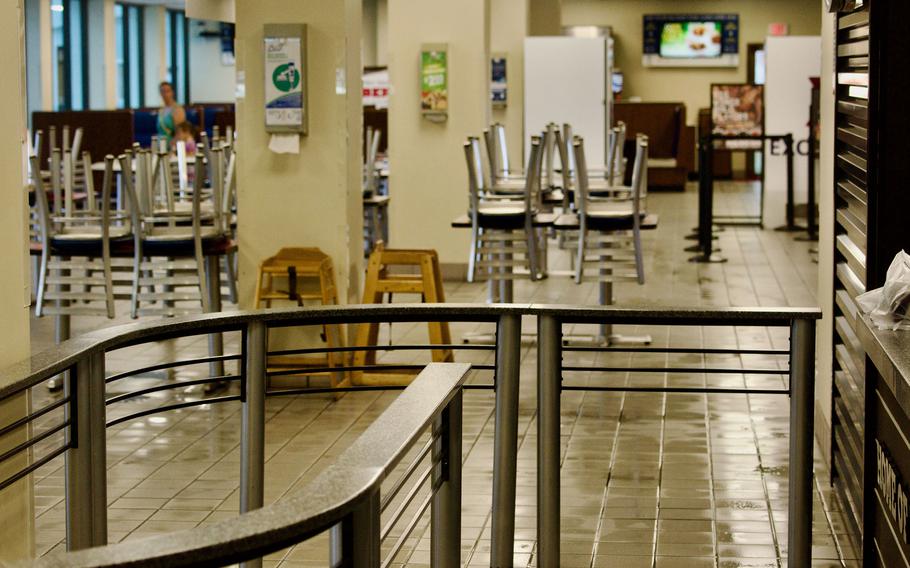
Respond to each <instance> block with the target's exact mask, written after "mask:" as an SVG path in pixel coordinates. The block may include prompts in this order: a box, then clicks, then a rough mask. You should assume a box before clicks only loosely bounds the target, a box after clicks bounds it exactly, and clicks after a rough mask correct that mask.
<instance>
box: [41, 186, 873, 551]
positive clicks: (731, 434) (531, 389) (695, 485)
mask: <svg viewBox="0 0 910 568" xmlns="http://www.w3.org/2000/svg"><path fill="white" fill-rule="evenodd" d="M719 189H720V193H719V195H718V198H717V201H716V207H717V211H719V212H722V213H727V214H742V213H751V212H752V211H750V210H749V209H750V208H751V209H752V210H754V209H756V208H757V198H756V194H755V188H754V186H752V185H750V184H745V183H728V184H721V186H720V187H719ZM649 200H650V207H651V209H652V210H654V211H656V212H658V213H659V214H660V215H661V225H660V228H659V229H658V230H657V231H654V232H651V233H648V234H646V235H645V245H644V246H645V261H646V275H647V282H646V284H645V285H643V286H636V285H634V284H623V285H619V286H617V304H620V305H704V306H807V305H814V304H815V288H816V273H817V271H816V266H815V265H814V264H813V263H812V261H811V254H810V250H809V245H807V244H806V243H800V242H796V241H794V240H793V239H792V238H791V236H789V235H786V234H781V233H776V232H773V231H762V230H759V229H757V228H745V227H740V228H728V229H727V230H725V231H724V232H722V233H720V235H719V240H718V241H717V242H718V244H719V245H720V247H721V248H722V249H723V254H724V255H725V256H727V257H728V258H729V262H728V263H726V264H721V265H699V264H690V263H688V262H686V257H687V256H688V255H687V254H685V253H682V252H681V249H682V248H683V247H684V246H687V245H688V244H690V241H685V240H684V238H683V237H684V236H685V235H686V234H687V233H688V232H689V231H690V229H691V228H692V227H693V226H694V224H695V216H696V194H695V192H694V191H693V188H690V189H689V191H687V192H685V193H680V194H652V195H651V196H650V197H649ZM744 209H745V210H744ZM567 257H568V254H567V253H566V252H563V251H558V250H555V249H554V250H552V251H551V254H550V262H551V266H555V267H557V268H559V267H564V265H566V264H567V263H568V260H567ZM446 293H447V299H448V300H449V301H450V302H481V301H483V299H484V298H485V290H484V287H483V285H482V284H466V283H455V282H448V283H446ZM596 297H597V291H596V288H595V286H594V285H593V284H583V285H580V286H576V285H575V284H573V283H572V282H571V281H570V280H568V279H566V278H559V277H552V278H550V279H548V280H545V281H543V282H539V283H534V284H532V283H530V282H523V281H518V282H516V287H515V299H516V300H517V301H522V302H523V301H533V302H548V303H550V302H552V303H570V304H586V303H594V302H596ZM118 321H119V320H118ZM124 321H125V320H124ZM108 323H109V322H107V321H102V320H97V319H90V318H81V319H77V320H76V321H74V330H75V332H76V333H78V332H81V331H86V330H88V329H92V328H94V327H98V326H101V325H107V324H108ZM524 326H525V331H527V332H533V329H534V322H533V321H532V320H527V321H525V322H524ZM52 329H53V328H52V320H51V319H50V318H46V319H43V320H33V322H32V340H33V341H32V343H33V348H34V349H35V350H36V351H37V350H40V349H42V348H46V347H48V346H49V345H50V344H51V342H52V338H53V332H52ZM478 330H484V331H485V330H488V328H483V327H480V328H479V327H478V326H474V325H466V324H457V325H453V326H452V331H453V336H454V337H456V338H457V337H460V336H462V335H463V334H466V333H468V332H473V331H478ZM566 331H567V332H569V333H574V332H589V331H591V330H587V329H578V330H574V329H573V330H566ZM618 331H622V332H624V333H636V334H641V333H650V334H651V335H652V337H653V340H654V345H668V346H673V347H680V346H687V347H702V346H711V347H740V348H758V347H775V348H780V347H784V346H786V343H787V336H786V334H785V332H784V334H783V335H782V334H781V330H774V329H766V328H699V327H692V328H673V329H672V330H668V329H667V328H648V329H644V328H641V329H622V330H618ZM382 333H383V335H387V334H391V335H392V336H393V337H394V338H395V340H396V341H409V340H411V339H414V340H418V341H420V340H423V338H424V337H425V330H424V328H423V327H422V326H418V325H416V324H396V325H395V326H393V327H392V329H391V331H390V330H389V329H388V328H387V326H383V331H382ZM237 342H238V338H237V337H231V336H228V337H227V338H226V346H227V347H226V352H236V350H237V344H238V343H237ZM206 345H207V343H206V338H205V337H204V336H200V337H195V338H187V339H181V340H177V341H172V342H167V343H162V344H156V345H152V346H142V347H138V348H130V349H127V350H122V351H119V352H113V353H111V354H109V355H108V359H107V365H108V370H109V372H119V371H124V370H128V369H135V368H137V367H141V366H144V365H148V364H153V363H157V362H161V361H163V360H174V359H176V358H187V357H192V356H202V355H205V354H206V352H207V347H206ZM598 357H601V359H598V360H597V362H598V363H601V362H603V363H610V364H614V363H623V364H625V363H628V362H630V361H632V359H631V358H630V356H629V355H625V356H622V355H616V354H611V355H600V356H598ZM639 357H643V356H639ZM662 357H663V356H662ZM611 358H612V359H611ZM457 359H458V360H460V361H470V362H474V363H490V362H491V359H492V357H491V355H490V354H489V353H486V352H472V351H467V352H464V351H463V352H459V353H458V356H457ZM383 360H387V359H383ZM535 361H536V352H535V350H534V348H533V346H527V347H526V348H525V349H524V351H523V353H522V382H521V404H520V424H519V444H520V448H519V474H518V502H517V509H516V544H515V556H514V561H515V565H516V566H536V564H537V561H536V558H535V545H536V528H535V527H536V522H535V512H536V508H535V499H536V497H535V496H536V486H535V467H536V465H535V464H536V411H535V407H536V395H535V375H534V372H535ZM634 362H636V363H639V362H641V361H640V360H636V361H634ZM666 362H669V361H667V360H662V361H660V363H661V364H664V363H666ZM689 362H691V361H689ZM702 362H704V363H709V361H707V360H705V361H702ZM749 363H750V364H754V365H756V366H757V365H760V364H768V365H777V364H780V361H776V360H773V359H758V360H754V359H753V360H749ZM205 371H206V370H205V368H203V367H201V366H195V367H185V368H181V369H180V370H179V371H178V372H177V373H176V378H178V379H192V378H198V377H200V376H204V375H205ZM482 375H483V373H480V372H478V378H477V379H474V380H477V381H482V380H483V376H482ZM174 378H175V377H174V376H173V375H172V376H167V375H166V374H164V373H160V372H159V373H150V374H148V375H144V376H142V377H138V378H129V379H124V380H122V381H118V382H117V383H113V384H112V385H111V388H110V389H109V395H111V394H117V393H122V392H129V391H132V390H136V389H139V388H148V387H151V386H155V385H157V384H162V383H164V382H167V381H170V380H173V379H174ZM566 380H567V384H585V383H588V384H594V383H596V382H597V381H607V380H614V381H615V380H619V381H626V382H628V383H629V384H631V383H633V382H634V383H635V384H636V385H652V386H654V385H661V384H666V382H667V381H669V380H672V381H674V384H685V385H696V386H706V385H707V386H719V385H724V386H729V385H735V386H743V385H748V386H757V385H761V386H763V387H764V388H774V387H780V386H783V382H782V379H781V378H779V377H768V376H753V375H724V376H717V375H707V376H706V375H704V374H685V375H673V376H672V378H668V376H667V375H666V374H649V375H638V374H622V375H617V376H615V377H604V376H595V375H592V374H580V375H573V376H572V377H568V376H567V377H566ZM775 381H776V382H775ZM769 385H770V387H769ZM48 396H49V395H47V394H46V392H45V391H43V390H36V391H35V403H36V405H40V404H41V401H44V400H48ZM198 396H199V394H198V393H186V392H175V391H171V392H169V393H155V394H151V395H148V396H145V397H141V398H140V399H138V400H134V401H132V402H129V403H120V404H118V405H112V406H111V407H110V409H109V418H115V417H117V416H122V415H125V414H129V413H132V412H135V411H138V410H142V409H146V408H152V407H155V406H158V405H161V404H164V403H166V402H171V401H174V400H181V401H182V400H189V399H191V398H193V397H198ZM394 397H395V393H394V392H387V393H375V392H370V393H352V394H348V395H346V396H345V397H343V398H342V399H340V400H338V401H334V400H333V399H332V398H331V397H329V396H323V395H311V396H298V397H278V398H272V399H269V401H268V406H267V447H266V457H267V463H266V480H267V481H266V493H265V497H266V501H267V502H274V501H275V500H278V499H280V498H281V497H282V496H284V495H288V494H292V493H295V492H297V491H299V490H300V489H301V488H302V487H303V486H305V484H306V483H307V481H308V480H311V479H312V478H313V477H314V476H315V475H316V474H317V473H318V472H320V471H322V470H323V469H324V468H325V467H326V465H327V464H328V463H331V461H332V460H333V459H334V458H335V457H336V456H337V455H338V454H339V452H340V451H341V450H342V449H343V448H345V447H346V446H347V445H348V444H349V443H350V441H351V440H353V439H355V438H356V437H357V436H358V434H359V433H361V432H363V430H364V429H365V428H366V427H367V426H368V425H369V424H370V423H371V421H372V420H374V419H375V418H376V417H377V416H378V415H379V414H380V413H381V412H382V411H383V409H384V408H385V407H386V406H387V405H388V404H389V403H390V401H392V400H393V399H394ZM561 411H562V417H561V420H562V446H563V455H562V532H563V534H562V537H561V538H562V546H561V551H562V556H561V562H560V564H561V565H562V566H565V567H576V566H577V567H582V566H610V567H618V568H624V567H630V568H631V567H636V568H637V567H650V568H670V567H683V566H685V567H695V568H697V567H701V566H712V567H729V568H733V567H764V566H768V567H771V566H784V565H786V551H787V543H786V534H787V514H786V513H787V511H786V508H787V425H788V422H787V421H788V412H787V405H786V404H781V398H780V396H776V395H749V396H743V395H722V394H712V395H704V394H688V393H674V394H648V393H626V394H623V393H604V392H577V391H575V392H566V393H564V395H563V396H562V405H561ZM492 414H493V399H492V395H491V394H490V393H488V392H486V391H468V392H467V393H466V394H465V406H464V439H463V444H464V454H465V463H464V503H463V518H462V524H463V530H462V539H463V541H462V558H463V561H464V563H465V564H466V565H470V566H483V565H489V558H490V502H491V483H492V465H491V464H492V454H493V438H492V433H493V432H492ZM419 445H420V444H418V446H419ZM820 455H821V454H820V452H819V451H817V452H816V474H817V480H816V485H817V488H818V491H817V492H816V503H815V513H814V518H813V543H814V544H813V558H814V559H815V560H814V562H813V565H814V566H842V565H847V566H854V565H858V563H857V561H855V560H853V558H855V556H854V554H853V553H852V552H851V551H849V550H845V549H843V548H841V547H840V546H839V544H838V541H837V540H836V538H835V535H838V534H842V533H843V532H844V527H843V524H842V522H841V521H840V519H839V515H838V512H837V511H836V510H835V509H834V507H835V505H834V503H833V502H832V501H831V500H830V499H829V497H830V489H829V484H828V482H827V477H826V476H827V467H826V464H825V463H824V462H823V461H822V460H821V458H820ZM408 461H409V460H408V459H407V458H406V459H404V460H402V463H403V464H405V463H407V462H408ZM62 465H63V464H62V460H60V459H58V460H55V461H54V462H52V463H51V464H49V465H48V466H45V467H43V468H42V469H41V470H39V472H38V473H37V474H36V476H35V494H36V496H35V500H36V525H37V541H38V551H37V552H38V553H39V554H44V553H47V552H48V551H51V550H59V549H61V548H62V547H64V546H65V544H64V540H65V532H64V514H63V513H64V512H63V507H64V505H63V494H64V490H63V470H62ZM108 465H109V480H108V500H109V512H108V515H109V539H110V541H112V542H116V541H121V540H124V539H134V538H142V537H145V536H149V535H156V534H162V533H168V532H173V531H180V530H186V529H189V528H192V527H196V526H200V525H205V524H208V523H213V522H216V521H219V520H223V519H228V518H232V517H234V516H236V515H237V511H238V502H239V498H238V482H237V479H238V471H239V407H238V404H237V403H225V404H220V405H207V406H202V407H197V408H193V409H187V410H179V411H173V412H169V413H166V414H159V415H151V416H147V417H144V418H139V419H135V420H129V421H127V422H125V423H123V424H120V425H118V426H115V427H112V428H110V429H109V430H108ZM399 469H400V468H399ZM393 478H394V476H393ZM417 501H420V499H418V500H417ZM400 534H401V532H400V529H399V530H393V531H392V532H391V533H390V538H389V539H387V540H386V541H385V542H384V551H386V552H388V551H389V550H390V549H391V546H392V543H393V542H394V541H395V540H396V539H397V538H398V536H399V535H400ZM327 561H328V552H327V538H326V537H325V535H322V536H320V537H317V538H315V539H313V540H311V541H309V542H307V543H303V544H301V545H298V546H296V547H293V548H291V549H288V550H285V551H282V552H280V553H276V554H273V555H270V556H269V557H268V558H267V559H266V561H265V565H266V566H283V567H295V566H300V567H303V566H325V565H327ZM392 565H393V566H428V565H429V527H428V524H427V522H426V519H423V520H421V521H420V522H418V523H417V525H416V528H415V531H414V532H413V533H412V535H411V537H410V538H408V539H406V540H405V541H404V546H403V547H402V549H401V551H400V552H399V553H398V554H397V555H396V556H395V558H394V562H393V564H392Z"/></svg>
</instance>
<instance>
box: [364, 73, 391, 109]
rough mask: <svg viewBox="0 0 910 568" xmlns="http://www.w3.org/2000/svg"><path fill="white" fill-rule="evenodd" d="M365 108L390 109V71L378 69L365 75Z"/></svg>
mask: <svg viewBox="0 0 910 568" xmlns="http://www.w3.org/2000/svg"><path fill="white" fill-rule="evenodd" d="M363 106H371V107H375V108H388V107H389V70H388V69H377V70H374V71H367V72H366V73H364V74H363Z"/></svg>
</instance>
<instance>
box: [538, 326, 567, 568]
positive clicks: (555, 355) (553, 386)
mask: <svg viewBox="0 0 910 568" xmlns="http://www.w3.org/2000/svg"><path fill="white" fill-rule="evenodd" d="M561 365H562V326H561V324H560V322H559V321H558V320H557V319H556V318H555V317H553V316H549V315H540V316H539V317H538V320H537V408H538V413H537V550H538V552H537V554H538V556H537V565H538V566H539V567H540V568H550V567H555V566H559V530H560V528H559V497H560V485H559V484H560V479H559V453H560V438H559V436H560V432H559V395H560V385H561V382H562V374H561V372H560V371H561Z"/></svg>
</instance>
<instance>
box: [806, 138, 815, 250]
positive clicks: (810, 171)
mask: <svg viewBox="0 0 910 568" xmlns="http://www.w3.org/2000/svg"><path fill="white" fill-rule="evenodd" d="M815 145H816V141H815V123H814V121H810V122H809V140H808V144H807V146H808V147H809V152H808V154H809V155H808V160H809V163H808V164H807V166H808V168H807V170H806V171H807V176H806V177H807V182H808V183H807V192H808V195H807V198H806V230H807V232H808V238H809V240H810V241H814V240H817V239H818V224H817V222H816V219H815Z"/></svg>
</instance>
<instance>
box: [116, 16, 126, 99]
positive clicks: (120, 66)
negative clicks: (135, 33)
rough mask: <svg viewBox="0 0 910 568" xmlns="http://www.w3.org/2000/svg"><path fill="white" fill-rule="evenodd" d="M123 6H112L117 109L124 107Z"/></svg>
mask: <svg viewBox="0 0 910 568" xmlns="http://www.w3.org/2000/svg"><path fill="white" fill-rule="evenodd" d="M124 11H125V10H124V9H123V4H114V53H115V55H114V58H115V59H116V60H117V108H124V107H126V82H125V81H124V80H123V77H124V76H125V75H126V50H125V48H124V42H123V34H124V22H123V20H124V17H123V12H124Z"/></svg>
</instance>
